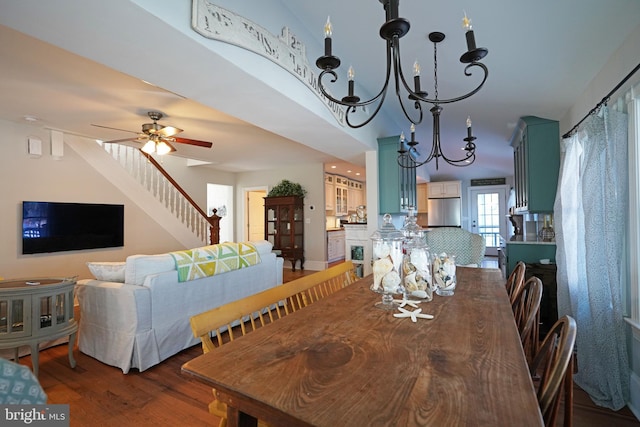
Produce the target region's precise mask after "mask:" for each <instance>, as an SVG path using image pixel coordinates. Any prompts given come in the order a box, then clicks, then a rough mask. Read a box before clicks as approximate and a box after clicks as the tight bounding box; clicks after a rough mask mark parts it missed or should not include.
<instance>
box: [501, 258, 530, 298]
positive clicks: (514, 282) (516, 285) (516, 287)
mask: <svg viewBox="0 0 640 427" xmlns="http://www.w3.org/2000/svg"><path fill="white" fill-rule="evenodd" d="M526 270H527V265H526V264H525V263H524V262H523V261H518V262H517V263H516V266H515V267H513V270H512V271H511V273H510V274H509V277H507V282H506V284H505V287H506V288H507V294H508V295H509V300H510V301H511V304H512V305H513V302H514V300H515V298H516V295H517V293H518V292H519V291H520V288H522V286H523V285H524V275H525V272H526Z"/></svg>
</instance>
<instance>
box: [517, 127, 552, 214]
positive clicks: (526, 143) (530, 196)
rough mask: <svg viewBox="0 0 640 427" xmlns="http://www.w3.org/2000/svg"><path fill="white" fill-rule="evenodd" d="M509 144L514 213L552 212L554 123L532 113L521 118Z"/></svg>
mask: <svg viewBox="0 0 640 427" xmlns="http://www.w3.org/2000/svg"><path fill="white" fill-rule="evenodd" d="M511 146H512V147H513V159H514V181H515V193H516V205H515V208H516V209H515V210H516V212H518V213H523V212H532V213H537V212H553V204H554V202H555V198H556V187H557V186H558V173H559V170H560V127H559V124H558V122H557V121H555V120H548V119H542V118H540V117H534V116H526V117H521V118H520V120H519V121H518V126H517V128H516V130H515V132H514V134H513V137H512V138H511Z"/></svg>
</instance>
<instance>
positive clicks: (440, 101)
mask: <svg viewBox="0 0 640 427" xmlns="http://www.w3.org/2000/svg"><path fill="white" fill-rule="evenodd" d="M471 67H480V68H481V69H482V70H483V71H484V76H483V77H482V81H481V82H480V84H479V85H478V86H476V88H475V89H473V90H472V91H471V92H469V93H466V94H464V95H461V96H458V97H456V98H450V99H430V98H426V97H423V96H420V94H417V93H415V92H413V91H412V90H411V89H407V90H408V91H409V94H410V95H411V96H414V97H415V98H416V99H417V100H418V101H421V102H427V103H429V104H434V105H436V104H451V103H453V102H458V101H462V100H463V99H467V98H469V97H470V96H472V95H474V94H476V93H477V92H478V91H479V90H480V89H482V86H484V83H485V82H486V81H487V78H488V77H489V69H488V68H487V66H486V65H484V64H483V63H482V62H472V63H470V64H468V65H467V66H466V67H464V75H465V76H471V75H473V73H471V72H470V71H469V68H471Z"/></svg>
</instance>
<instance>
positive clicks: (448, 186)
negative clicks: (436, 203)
mask: <svg viewBox="0 0 640 427" xmlns="http://www.w3.org/2000/svg"><path fill="white" fill-rule="evenodd" d="M427 188H428V193H429V194H428V195H429V198H430V199H444V198H449V197H460V193H461V192H462V191H461V182H460V181H440V182H429V183H428V187H427Z"/></svg>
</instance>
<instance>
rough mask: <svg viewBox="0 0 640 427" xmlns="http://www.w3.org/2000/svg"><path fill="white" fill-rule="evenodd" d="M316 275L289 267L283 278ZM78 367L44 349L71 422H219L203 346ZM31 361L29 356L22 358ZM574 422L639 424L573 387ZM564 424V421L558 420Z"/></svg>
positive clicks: (44, 365) (52, 386) (46, 375)
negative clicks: (127, 365)
mask: <svg viewBox="0 0 640 427" xmlns="http://www.w3.org/2000/svg"><path fill="white" fill-rule="evenodd" d="M309 273H312V271H308V270H303V271H300V270H296V271H295V272H292V271H291V270H290V269H285V274H284V278H285V281H288V280H292V279H294V278H296V277H300V276H303V275H305V274H309ZM74 354H75V357H76V361H77V366H76V368H75V369H71V368H70V367H69V360H68V358H67V346H66V345H61V346H57V347H52V348H49V349H46V350H43V351H42V352H40V378H39V379H40V383H41V384H42V386H43V388H44V390H45V392H46V393H47V395H48V402H49V403H51V404H57V403H65V404H69V405H70V415H71V422H70V425H71V426H109V427H110V426H151V425H153V426H203V425H217V419H216V418H215V417H214V416H213V415H210V414H209V413H208V410H207V405H208V404H209V402H210V401H211V400H212V395H211V388H210V387H207V386H206V385H204V384H201V383H200V382H198V381H195V380H193V379H191V378H189V377H187V376H184V375H182V374H181V373H180V367H181V366H182V364H183V363H185V362H187V361H189V360H190V359H192V358H194V357H196V356H198V355H200V354H202V349H201V347H200V346H199V345H196V346H194V347H191V348H188V349H186V350H184V351H182V352H180V353H178V354H177V355H175V356H173V357H171V358H169V359H168V360H166V361H164V362H162V363H160V364H159V365H156V366H154V367H153V368H150V369H148V370H146V371H144V372H138V371H137V370H132V371H131V372H130V373H129V374H127V375H124V374H123V373H122V371H121V370H120V369H118V368H114V367H111V366H107V365H105V364H103V363H101V362H98V361H97V360H95V359H93V358H91V357H89V356H86V355H84V354H83V353H80V352H79V351H78V350H77V348H76V351H75V353H74ZM20 361H21V363H23V364H27V365H31V358H30V357H29V356H25V357H23V358H21V360H20ZM574 393H575V394H574V399H575V401H574V424H573V425H574V426H575V427H601V426H604V425H608V426H616V427H632V426H634V427H638V426H640V422H639V421H638V420H637V419H636V418H635V417H634V416H633V414H632V413H631V411H629V409H628V408H624V409H623V410H620V411H618V412H613V411H609V410H606V409H603V408H599V407H597V406H595V405H594V404H593V403H592V402H591V400H590V399H589V397H588V396H587V395H586V393H584V392H583V391H582V390H581V389H580V388H579V387H577V386H574ZM558 425H561V424H558Z"/></svg>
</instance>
